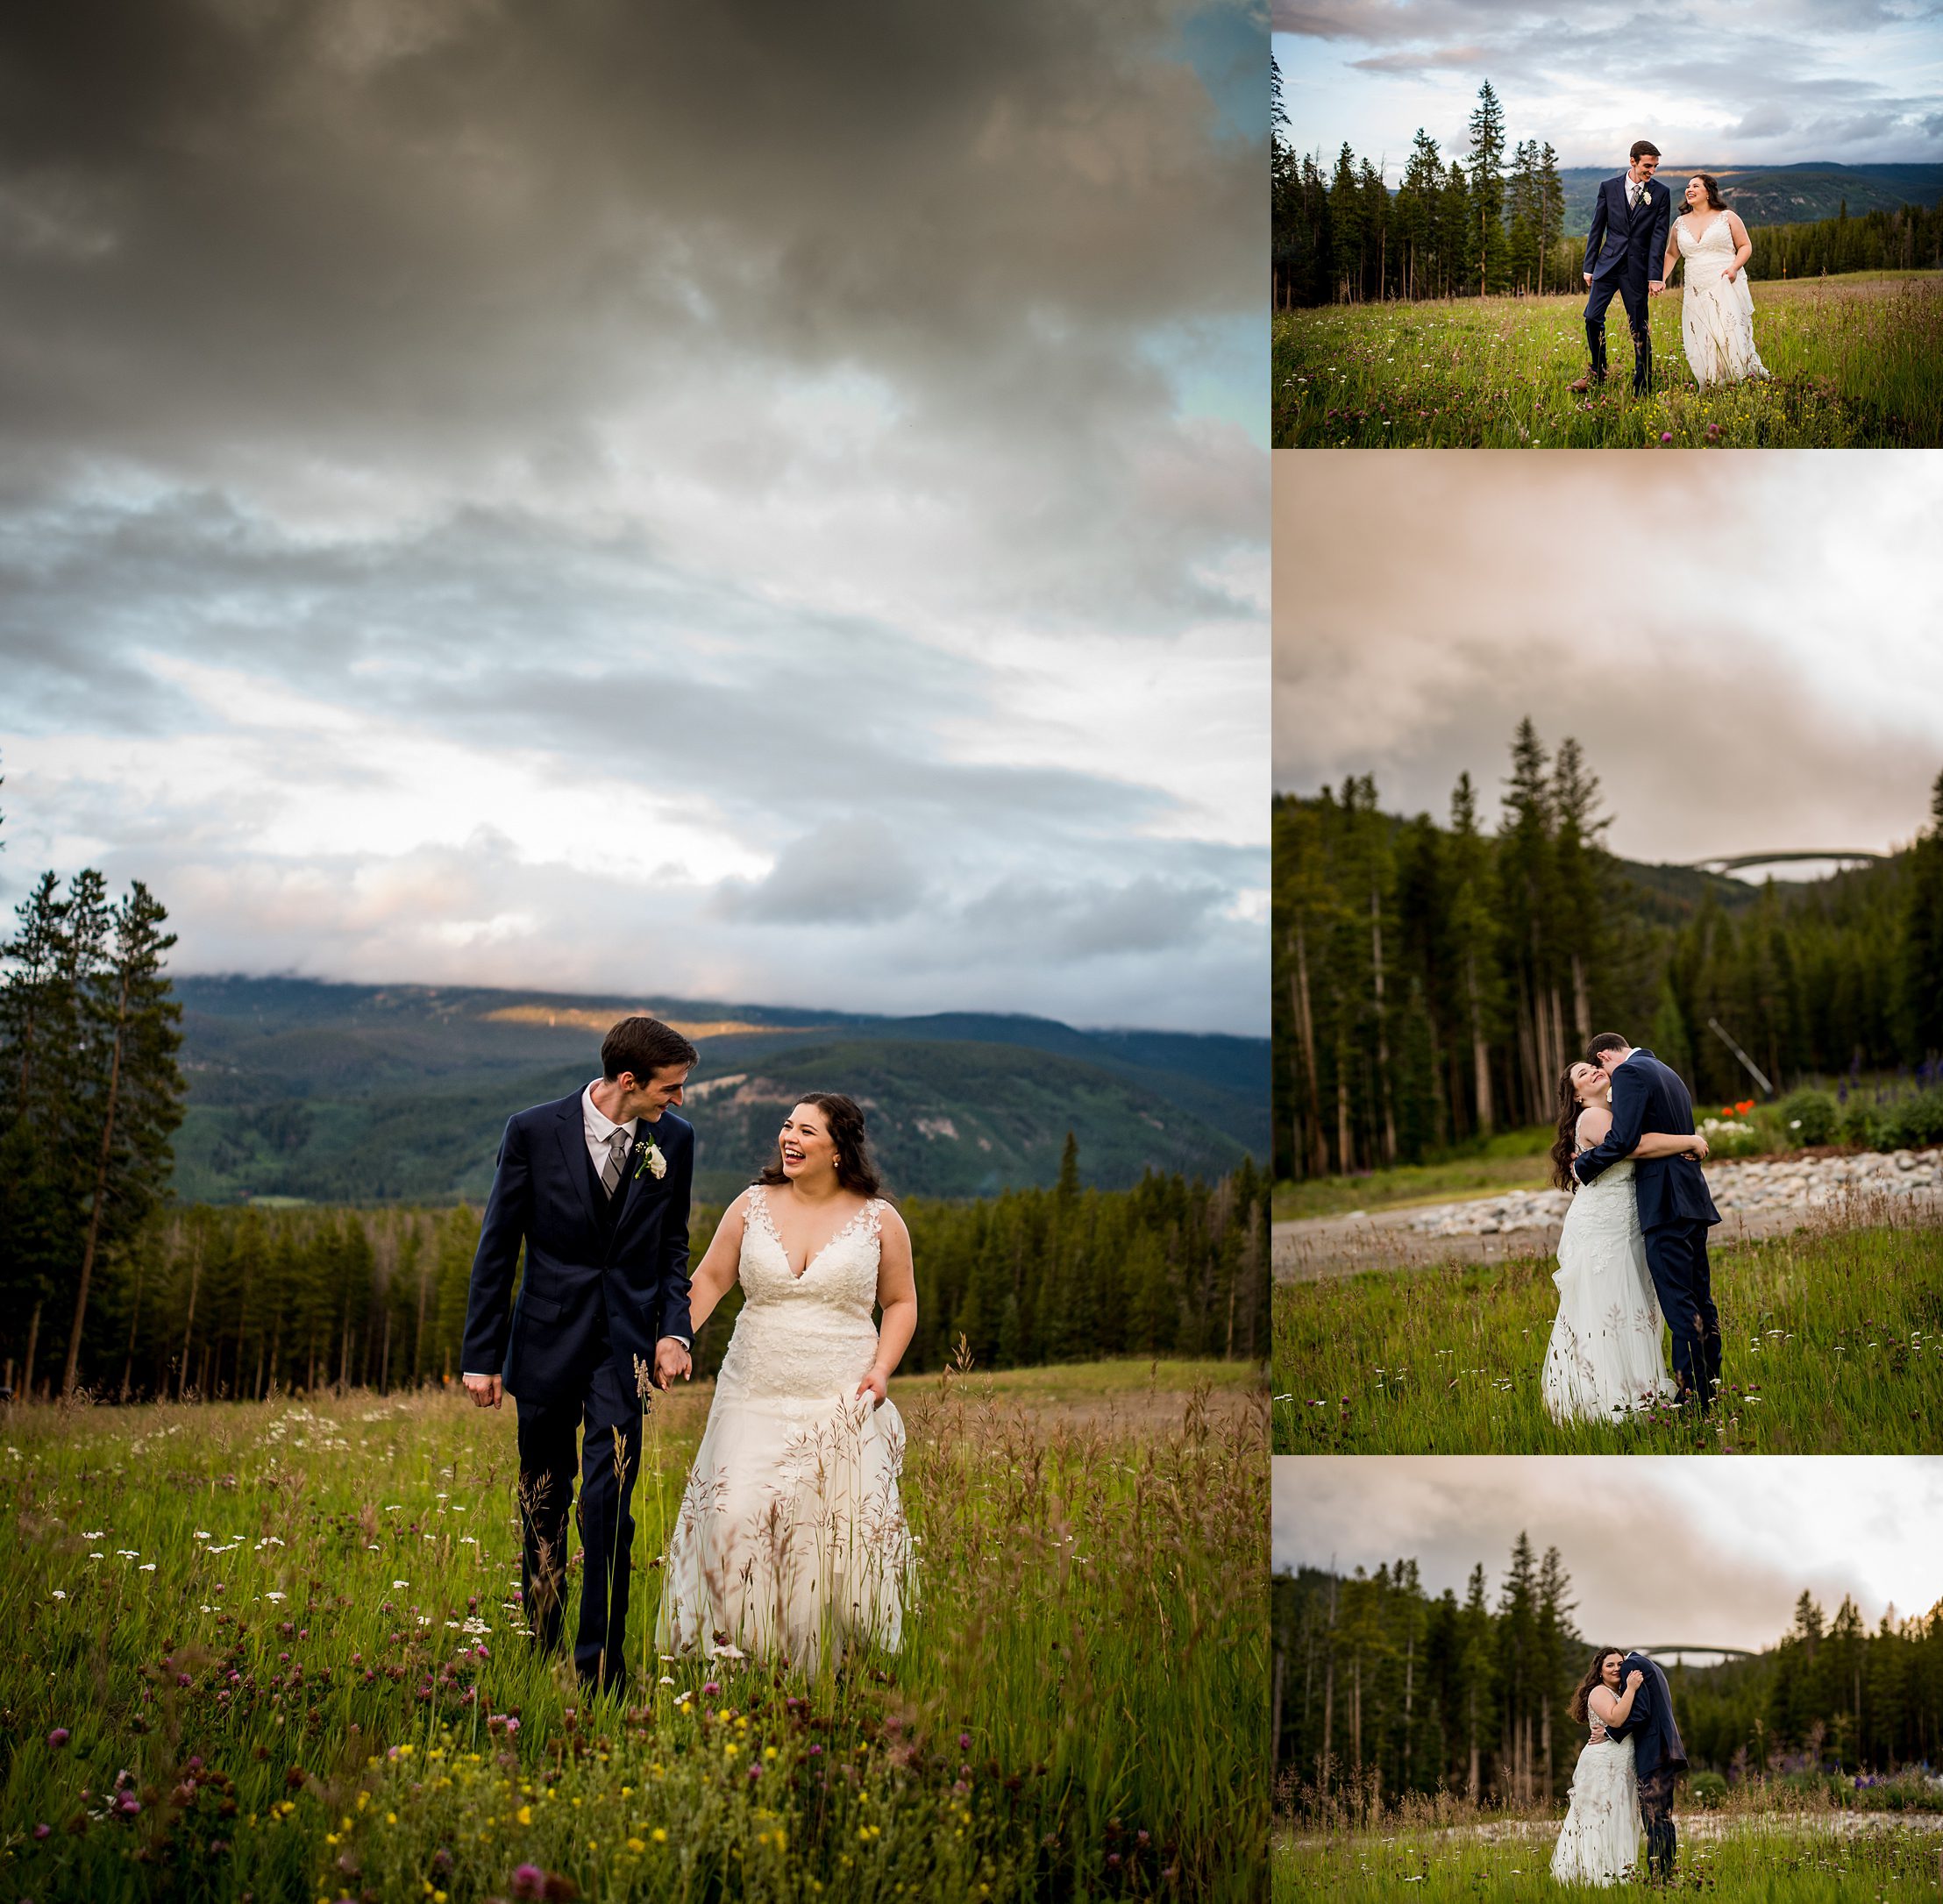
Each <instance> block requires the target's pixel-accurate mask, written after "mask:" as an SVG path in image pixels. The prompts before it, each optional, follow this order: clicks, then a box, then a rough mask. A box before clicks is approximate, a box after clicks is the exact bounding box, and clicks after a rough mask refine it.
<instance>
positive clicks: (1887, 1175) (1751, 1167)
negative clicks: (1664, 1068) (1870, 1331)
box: [1410, 1149, 1943, 1236]
mask: <svg viewBox="0 0 1943 1904" xmlns="http://www.w3.org/2000/svg"><path fill="white" fill-rule="evenodd" d="M1705 1169H1706V1173H1707V1188H1708V1189H1709V1190H1712V1192H1713V1200H1714V1204H1715V1206H1716V1207H1717V1208H1718V1209H1719V1211H1720V1214H1721V1215H1722V1216H1723V1217H1726V1218H1733V1217H1743V1218H1745V1217H1755V1216H1769V1215H1776V1214H1784V1213H1790V1212H1791V1213H1794V1214H1797V1215H1800V1216H1806V1215H1808V1214H1809V1213H1810V1212H1811V1211H1817V1210H1824V1209H1826V1208H1828V1207H1829V1206H1830V1205H1832V1204H1833V1205H1838V1206H1839V1205H1840V1204H1844V1203H1848V1202H1866V1201H1870V1200H1873V1199H1875V1198H1878V1197H1918V1196H1924V1195H1928V1196H1932V1197H1933V1196H1937V1195H1939V1194H1943V1149H1934V1150H1897V1151H1888V1152H1882V1151H1863V1152H1861V1153H1859V1154H1855V1155H1853V1156H1832V1157H1806V1156H1804V1157H1784V1158H1776V1159H1775V1160H1773V1161H1769V1160H1766V1159H1759V1158H1747V1159H1745V1160H1739V1161H1736V1160H1733V1159H1729V1160H1727V1161H1725V1162H1721V1161H1712V1162H1708V1163H1707V1164H1706V1166H1705ZM1571 1201H1572V1199H1571V1196H1570V1194H1569V1192H1568V1191H1565V1190H1512V1191H1511V1192H1509V1193H1508V1194H1506V1195H1505V1196H1502V1197H1480V1198H1478V1199H1477V1201H1476V1202H1475V1203H1465V1204H1436V1205H1434V1207H1432V1208H1430V1209H1427V1210H1420V1211H1417V1212H1416V1213H1415V1214H1414V1215H1413V1217H1412V1218H1411V1219H1410V1227H1411V1228H1412V1229H1413V1230H1414V1231H1415V1232H1416V1233H1418V1234H1419V1235H1420V1236H1498V1235H1501V1234H1503V1233H1505V1232H1507V1231H1513V1230H1545V1229H1551V1228H1555V1227H1556V1226H1557V1225H1559V1224H1560V1223H1562V1222H1563V1221H1564V1218H1565V1211H1566V1210H1567V1208H1568V1207H1569V1205H1570V1204H1571Z"/></svg>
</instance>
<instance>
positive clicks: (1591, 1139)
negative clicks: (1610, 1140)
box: [1575, 1105, 1612, 1150]
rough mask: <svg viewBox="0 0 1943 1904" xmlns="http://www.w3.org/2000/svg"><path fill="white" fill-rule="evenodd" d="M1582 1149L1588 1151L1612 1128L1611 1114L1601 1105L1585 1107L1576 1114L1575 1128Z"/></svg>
mask: <svg viewBox="0 0 1943 1904" xmlns="http://www.w3.org/2000/svg"><path fill="white" fill-rule="evenodd" d="M1575 1128H1576V1131H1577V1133H1578V1140H1579V1145H1580V1147H1581V1148H1582V1149H1585V1150H1590V1149H1591V1147H1592V1146H1593V1145H1594V1144H1597V1143H1598V1142H1599V1141H1601V1140H1603V1139H1604V1137H1605V1133H1607V1132H1608V1131H1609V1130H1611V1129H1612V1112H1610V1111H1608V1110H1606V1109H1605V1106H1604V1105H1586V1107H1585V1108H1584V1110H1583V1111H1581V1112H1579V1114H1578V1123H1577V1125H1576V1126H1575Z"/></svg>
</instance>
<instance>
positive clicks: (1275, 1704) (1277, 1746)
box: [1269, 1646, 1288, 1764]
mask: <svg viewBox="0 0 1943 1904" xmlns="http://www.w3.org/2000/svg"><path fill="white" fill-rule="evenodd" d="M1287 1663H1288V1662H1287V1660H1286V1659H1285V1658H1284V1656H1283V1652H1282V1649H1281V1648H1280V1647H1279V1646H1278V1647H1277V1648H1276V1649H1275V1678H1274V1680H1273V1681H1272V1682H1271V1684H1270V1692H1269V1758H1270V1763H1271V1764H1272V1763H1273V1761H1274V1760H1275V1758H1277V1757H1278V1755H1279V1754H1280V1751H1281V1747H1282V1673H1283V1668H1284V1667H1285V1666H1286V1665H1287Z"/></svg>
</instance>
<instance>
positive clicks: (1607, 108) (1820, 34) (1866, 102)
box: [1274, 0, 1943, 183]
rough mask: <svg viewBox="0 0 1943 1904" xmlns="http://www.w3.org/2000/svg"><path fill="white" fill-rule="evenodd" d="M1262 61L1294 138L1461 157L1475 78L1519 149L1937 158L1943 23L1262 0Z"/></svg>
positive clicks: (1772, 5)
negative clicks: (1268, 1)
mask: <svg viewBox="0 0 1943 1904" xmlns="http://www.w3.org/2000/svg"><path fill="white" fill-rule="evenodd" d="M1274 46H1275V55H1276V58H1277V60H1278V61H1279V62H1280V64H1281V67H1282V81H1283V92H1284V101H1285V106H1286V109H1287V111H1288V115H1289V117H1290V119H1291V121H1292V125H1291V128H1290V132H1291V137H1292V139H1293V141H1294V143H1295V145H1296V146H1297V148H1298V149H1299V150H1300V151H1303V152H1313V151H1316V150H1319V149H1320V151H1321V152H1322V153H1324V154H1325V156H1326V157H1328V158H1330V159H1334V155H1335V153H1336V150H1337V148H1338V147H1339V146H1341V145H1342V142H1343V141H1344V140H1345V139H1347V140H1348V141H1349V145H1350V146H1351V148H1352V149H1353V150H1354V151H1355V152H1356V153H1357V154H1358V155H1359V156H1367V157H1369V158H1370V159H1371V160H1381V159H1384V157H1387V159H1388V160H1389V165H1388V167H1387V170H1388V173H1389V176H1390V178H1391V182H1392V183H1394V182H1395V180H1396V178H1397V177H1398V175H1399V173H1400V171H1401V169H1402V161H1403V160H1404V159H1405V158H1406V157H1407V155H1408V153H1409V150H1410V143H1411V140H1412V139H1413V137H1414V136H1415V133H1416V131H1417V128H1418V127H1419V126H1422V127H1423V128H1424V130H1425V131H1427V132H1428V133H1429V134H1430V136H1431V137H1432V138H1433V139H1435V140H1436V141H1437V142H1438V145H1439V146H1440V147H1441V149H1442V151H1443V152H1444V153H1445V155H1446V156H1447V157H1450V156H1456V157H1459V158H1461V157H1462V155H1463V152H1464V150H1465V149H1466V146H1467V145H1468V139H1467V138H1466V135H1465V131H1464V128H1465V125H1466V124H1467V122H1468V121H1469V119H1470V112H1471V108H1472V106H1473V105H1474V104H1475V103H1476V101H1477V89H1478V86H1479V84H1480V83H1481V82H1483V81H1484V80H1486V79H1489V80H1490V81H1491V85H1492V86H1493V88H1494V89H1496V91H1497V93H1498V97H1499V98H1500V99H1501V100H1503V102H1504V103H1505V130H1506V132H1507V134H1508V136H1509V138H1510V140H1511V142H1512V144H1513V145H1516V144H1517V143H1518V141H1519V140H1520V139H1549V140H1550V141H1551V143H1552V145H1553V146H1554V147H1555V149H1556V150H1557V153H1558V155H1559V160H1560V161H1561V163H1562V164H1564V165H1569V166H1583V165H1608V164H1612V165H1615V166H1616V165H1617V164H1619V163H1623V162H1624V160H1625V157H1626V151H1627V149H1628V148H1629V147H1630V146H1632V144H1633V140H1634V139H1639V138H1642V137H1643V138H1648V139H1652V140H1653V141H1654V142H1655V144H1656V145H1657V146H1659V147H1660V149H1661V150H1662V152H1664V153H1666V155H1667V158H1668V160H1669V164H1671V165H1674V166H1688V165H1705V164H1709V163H1712V164H1715V165H1723V166H1725V165H1741V166H1745V165H1753V164H1765V165H1793V164H1805V163H1811V162H1815V161H1820V162H1823V163H1828V162H1833V163H1835V164H1840V165H1857V164H1861V163H1864V162H1868V161H1872V160H1874V161H1882V160H1891V161H1909V160H1943V17H1939V14H1938V12H1937V10H1936V8H1935V7H1934V6H1932V5H1931V4H1927V0H1644V4H1641V5H1638V6H1625V7H1585V6H1581V7H1576V8H1569V9H1565V8H1560V7H1557V6H1551V5H1545V4H1539V0H1274Z"/></svg>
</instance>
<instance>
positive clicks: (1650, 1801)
mask: <svg viewBox="0 0 1943 1904" xmlns="http://www.w3.org/2000/svg"><path fill="white" fill-rule="evenodd" d="M1679 1776H1680V1774H1679V1772H1678V1771H1677V1770H1676V1768H1675V1767H1674V1766H1672V1765H1655V1766H1654V1768H1653V1769H1652V1771H1650V1772H1642V1773H1641V1774H1640V1817H1641V1822H1643V1823H1644V1824H1645V1826H1646V1864H1647V1869H1648V1872H1651V1873H1652V1874H1653V1876H1655V1878H1657V1879H1660V1881H1661V1882H1662V1883H1663V1884H1671V1883H1672V1882H1673V1854H1674V1852H1675V1851H1676V1850H1677V1849H1678V1848H1679V1835H1678V1833H1676V1831H1675V1830H1674V1829H1673V1786H1674V1781H1675V1780H1676V1779H1677V1778H1678V1777H1679Z"/></svg>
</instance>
